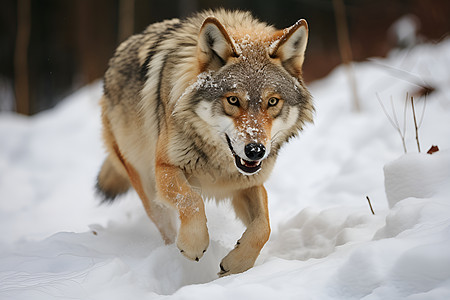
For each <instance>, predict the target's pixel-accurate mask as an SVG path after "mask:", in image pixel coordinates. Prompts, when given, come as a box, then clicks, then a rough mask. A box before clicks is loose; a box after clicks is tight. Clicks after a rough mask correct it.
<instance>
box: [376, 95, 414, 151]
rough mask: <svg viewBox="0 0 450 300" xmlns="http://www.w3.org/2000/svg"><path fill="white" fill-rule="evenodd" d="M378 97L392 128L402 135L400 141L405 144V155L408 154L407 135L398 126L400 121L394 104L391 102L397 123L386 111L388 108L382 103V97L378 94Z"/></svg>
mask: <svg viewBox="0 0 450 300" xmlns="http://www.w3.org/2000/svg"><path fill="white" fill-rule="evenodd" d="M376 96H377V99H378V102H379V103H380V105H381V108H382V109H383V112H384V114H385V115H386V117H387V118H388V120H389V123H391V125H392V127H394V128H395V129H396V130H397V132H398V134H399V135H400V139H401V140H402V144H403V151H405V153H407V150H406V143H405V134H404V133H402V131H401V129H400V126H399V125H398V120H397V116H396V114H395V109H394V104H393V103H392V102H391V103H392V111H393V113H394V118H395V122H394V120H392V118H391V116H390V115H389V114H388V112H387V110H386V107H384V104H383V102H382V101H381V99H380V96H379V95H378V93H376ZM391 100H392V98H391ZM404 131H405V132H406V126H405V130H404Z"/></svg>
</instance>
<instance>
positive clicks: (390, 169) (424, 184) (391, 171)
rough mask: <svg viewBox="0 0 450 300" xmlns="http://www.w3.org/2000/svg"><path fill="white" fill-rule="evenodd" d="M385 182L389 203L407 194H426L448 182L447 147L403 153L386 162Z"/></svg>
mask: <svg viewBox="0 0 450 300" xmlns="http://www.w3.org/2000/svg"><path fill="white" fill-rule="evenodd" d="M384 182H385V187H386V196H387V199H388V202H389V206H390V207H393V206H394V205H395V204H396V203H397V202H398V201H400V200H403V199H405V198H408V197H415V198H429V197H431V196H433V195H434V194H435V193H436V192H437V191H440V189H441V187H442V186H445V185H446V184H448V183H450V151H448V150H447V151H439V152H436V153H434V154H433V155H429V154H421V153H411V154H407V155H404V156H402V157H400V158H399V159H397V160H395V161H393V162H390V163H388V164H386V166H385V167H384Z"/></svg>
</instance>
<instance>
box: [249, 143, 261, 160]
mask: <svg viewBox="0 0 450 300" xmlns="http://www.w3.org/2000/svg"><path fill="white" fill-rule="evenodd" d="M244 152H245V155H247V157H248V158H249V159H250V160H260V159H261V158H263V156H264V154H265V153H266V147H264V145H263V144H258V143H250V144H247V145H245V148H244Z"/></svg>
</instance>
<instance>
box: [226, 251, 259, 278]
mask: <svg viewBox="0 0 450 300" xmlns="http://www.w3.org/2000/svg"><path fill="white" fill-rule="evenodd" d="M245 250H246V249H245V247H240V245H239V243H238V244H237V245H236V248H234V250H232V251H231V252H230V253H228V255H227V256H225V257H224V258H223V259H222V262H221V263H220V272H219V273H217V275H219V276H220V277H222V276H227V275H230V274H237V273H242V272H245V271H247V270H248V269H250V268H251V267H253V265H254V264H255V260H256V257H257V256H258V253H256V255H253V254H250V253H248V252H247V253H246V251H245ZM247 250H248V249H247Z"/></svg>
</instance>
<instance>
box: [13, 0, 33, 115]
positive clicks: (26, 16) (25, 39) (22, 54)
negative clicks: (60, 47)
mask: <svg viewBox="0 0 450 300" xmlns="http://www.w3.org/2000/svg"><path fill="white" fill-rule="evenodd" d="M30 23H31V3H30V0H18V2H17V37H16V48H15V52H14V87H15V94H16V111H17V112H18V113H21V114H24V115H30V114H31V110H30V95H29V82H28V45H29V43H30V27H31V26H30V25H31V24H30Z"/></svg>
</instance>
